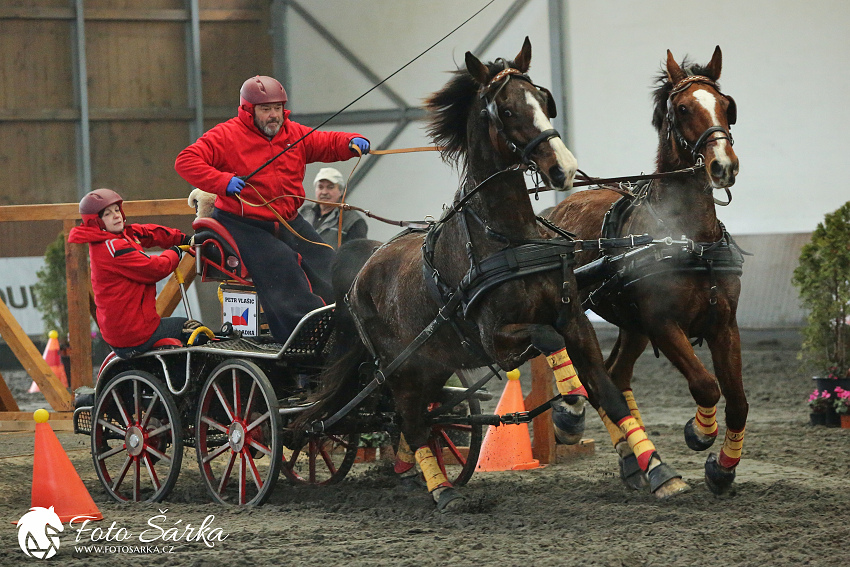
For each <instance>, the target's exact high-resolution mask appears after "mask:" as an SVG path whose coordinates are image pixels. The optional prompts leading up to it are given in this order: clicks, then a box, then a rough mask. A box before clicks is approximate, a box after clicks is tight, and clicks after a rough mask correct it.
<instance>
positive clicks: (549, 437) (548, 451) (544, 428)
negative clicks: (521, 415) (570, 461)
mask: <svg viewBox="0 0 850 567" xmlns="http://www.w3.org/2000/svg"><path fill="white" fill-rule="evenodd" d="M554 383H555V376H554V374H552V369H551V368H549V364H548V363H547V362H546V358H545V357H544V356H538V357H536V358H533V359H531V392H530V393H529V394H528V397H527V398H525V407H526V408H535V407H537V406H539V405H540V404H542V403H544V402H546V401H547V400H551V399H552V398H553V397H554V396H555V389H554V387H553V385H554ZM531 424H532V427H534V440H533V441H532V444H531V454H532V456H533V457H534V458H535V459H537V460H538V461H540V462H541V463H544V464H549V463H555V462H557V452H556V449H557V448H556V446H555V429H554V428H553V427H552V412H551V411H547V412H543V413H542V414H540V415H538V416H537V417H535V418H534V419H533V420H532V422H531Z"/></svg>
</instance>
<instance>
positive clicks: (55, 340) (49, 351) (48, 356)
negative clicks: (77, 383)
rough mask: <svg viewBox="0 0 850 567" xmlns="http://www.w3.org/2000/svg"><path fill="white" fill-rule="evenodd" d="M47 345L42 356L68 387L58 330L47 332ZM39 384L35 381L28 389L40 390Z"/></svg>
mask: <svg viewBox="0 0 850 567" xmlns="http://www.w3.org/2000/svg"><path fill="white" fill-rule="evenodd" d="M47 337H48V339H47V346H45V347H44V354H43V355H42V358H43V359H44V360H45V362H47V365H48V366H49V367H50V369H51V370H52V371H53V373H54V374H56V377H57V378H59V381H60V382H62V383H63V384H64V385H65V387H66V388H67V387H68V377H67V376H66V375H65V367H64V366H63V365H62V359H61V358H60V357H59V333H57V332H56V331H50V332H49V333H47ZM39 391H40V390H39V389H38V384H36V383H35V382H33V383H32V385H31V386H30V389H29V390H27V392H28V393H30V394H34V393H36V392H39Z"/></svg>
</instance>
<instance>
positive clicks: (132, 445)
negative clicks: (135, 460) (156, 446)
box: [124, 425, 145, 457]
mask: <svg viewBox="0 0 850 567" xmlns="http://www.w3.org/2000/svg"><path fill="white" fill-rule="evenodd" d="M124 444H125V445H126V447H127V452H128V453H129V454H130V455H131V456H133V457H138V456H139V455H141V454H142V451H144V449H145V434H144V433H143V432H142V430H141V428H139V427H138V426H136V425H132V426H130V427H128V428H127V434H126V435H125V436H124Z"/></svg>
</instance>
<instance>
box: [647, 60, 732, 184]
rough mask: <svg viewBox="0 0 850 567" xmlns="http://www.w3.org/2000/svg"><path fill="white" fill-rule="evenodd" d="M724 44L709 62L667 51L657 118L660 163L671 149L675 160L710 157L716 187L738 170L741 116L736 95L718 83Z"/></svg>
mask: <svg viewBox="0 0 850 567" xmlns="http://www.w3.org/2000/svg"><path fill="white" fill-rule="evenodd" d="M721 66H722V54H721V51H720V46H717V47H716V48H715V49H714V55H713V56H712V58H711V61H710V62H709V64H708V65H707V66H705V67H701V66H697V65H691V66H689V65H687V64H686V62H685V61H683V62H682V65H681V66H680V65H679V64H678V63H677V62H676V60H675V59H674V58H673V54H672V53H671V52H670V51H669V50H668V51H667V63H666V68H665V69H664V73H663V74H662V76H661V77H660V79H659V82H660V83H661V86H660V87H659V88H658V89H657V90H656V93H655V103H656V104H655V112H654V114H653V118H652V124H653V126H655V128H656V130H658V131H659V134H660V135H661V146H660V147H659V166H662V165H663V164H662V163H661V162H662V161H663V160H664V159H665V156H667V155H669V157H670V158H671V161H672V162H673V163H674V165H681V164H694V163H698V161H699V160H700V159H702V160H703V162H704V163H705V168H706V173H707V174H708V179H709V182H710V184H711V187H713V188H715V189H718V188H723V187H731V186H732V185H734V183H735V176H737V175H738V156H736V155H735V151H734V150H733V149H732V143H733V140H732V134H731V133H730V126H731V125H732V124H735V121H736V119H737V106H736V105H735V101H734V99H733V98H732V97H730V96H728V95H725V94H723V93H722V92H721V91H720V87H719V86H718V84H717V80H718V79H719V78H720V70H721Z"/></svg>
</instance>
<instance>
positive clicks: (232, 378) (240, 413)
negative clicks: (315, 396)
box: [195, 359, 282, 505]
mask: <svg viewBox="0 0 850 567" xmlns="http://www.w3.org/2000/svg"><path fill="white" fill-rule="evenodd" d="M200 400H201V403H200V407H199V408H198V415H197V418H196V420H195V450H196V453H197V456H198V466H199V467H200V469H201V477H202V478H203V479H204V483H205V484H206V487H207V492H209V494H210V496H212V497H213V500H215V501H216V502H219V503H221V504H240V505H259V504H262V503H263V502H265V501H266V499H267V498H268V497H269V495H270V494H271V492H272V490H273V489H274V485H275V482H277V476H278V473H279V472H280V462H281V454H282V437H281V433H280V415H279V414H278V404H277V397H276V396H275V392H274V389H273V388H272V385H271V383H270V382H269V379H268V378H267V377H266V374H265V373H264V372H263V371H262V370H261V369H260V368H259V367H258V366H257V365H256V364H254V363H253V362H249V361H247V360H238V359H237V360H228V361H225V362H223V363H221V364H220V365H218V367H216V368H215V370H213V371H212V374H210V377H209V378H208V379H207V381H206V383H205V384H204V387H203V389H202V390H201V398H200Z"/></svg>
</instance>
